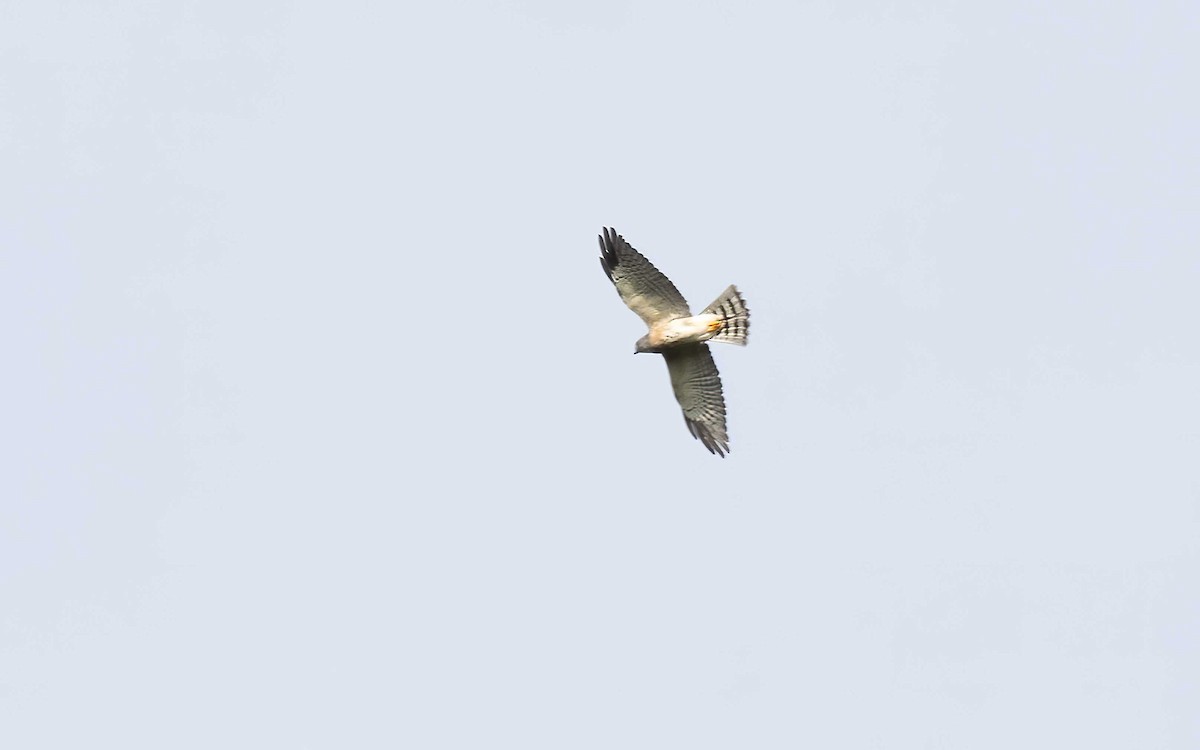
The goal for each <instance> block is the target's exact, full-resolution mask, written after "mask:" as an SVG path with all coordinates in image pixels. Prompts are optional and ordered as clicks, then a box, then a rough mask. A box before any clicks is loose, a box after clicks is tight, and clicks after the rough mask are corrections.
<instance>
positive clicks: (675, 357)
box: [600, 227, 750, 458]
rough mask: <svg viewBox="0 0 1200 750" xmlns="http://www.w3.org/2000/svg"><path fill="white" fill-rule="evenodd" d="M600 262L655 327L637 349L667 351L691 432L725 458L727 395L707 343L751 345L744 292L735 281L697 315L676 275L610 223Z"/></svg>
mask: <svg viewBox="0 0 1200 750" xmlns="http://www.w3.org/2000/svg"><path fill="white" fill-rule="evenodd" d="M600 265H601V266H603V267H604V273H606V274H607V275H608V279H609V281H611V282H612V283H613V286H615V287H616V288H617V294H619V295H621V300H622V301H623V302H624V303H625V304H626V305H627V306H628V307H629V309H630V310H633V311H634V312H635V313H637V315H638V317H639V318H641V319H642V320H643V321H644V322H645V323H646V325H647V326H648V327H649V328H650V331H649V332H648V333H647V334H646V335H645V336H642V337H641V338H640V339H638V341H637V345H636V347H635V349H634V353H639V352H650V353H653V354H661V355H663V359H665V360H666V361H667V371H668V372H669V373H670V375H671V388H672V389H674V391H675V400H676V401H678V402H679V406H680V407H681V408H682V409H683V420H684V422H686V423H687V428H688V431H689V432H691V433H692V437H695V438H697V439H698V440H699V441H700V442H701V443H703V444H704V447H705V448H708V450H709V452H711V453H715V454H717V455H718V456H721V457H722V458H724V457H725V454H726V453H728V452H729V433H728V432H727V431H726V429H725V397H724V396H723V395H722V393H721V375H720V374H719V373H718V372H717V365H716V363H714V362H713V357H712V352H710V351H709V350H708V343H707V342H709V341H721V342H724V343H727V344H737V345H738V346H745V345H746V337H747V335H748V334H749V332H750V310H749V309H747V307H746V301H745V300H744V299H742V295H741V293H740V292H738V290H737V287H735V286H730V287H729V288H728V289H726V290H725V291H724V292H721V296H719V297H717V299H716V300H715V301H714V302H713V303H712V304H711V305H709V306H708V307H706V308H704V310H703V311H701V312H700V314H699V315H692V311H691V309H690V308H688V303H687V301H686V300H685V299H684V298H683V295H682V294H680V293H679V290H678V289H676V288H675V285H674V284H672V283H671V280H670V279H668V278H667V277H666V276H665V275H663V273H662V272H661V271H659V270H658V269H657V268H655V267H654V265H653V264H652V263H651V262H650V261H648V260H646V258H645V256H643V255H642V254H641V253H639V252H638V251H637V250H634V249H633V247H631V246H630V245H629V243H628V242H626V241H625V238H624V237H622V236H621V235H619V234H617V232H616V230H614V229H609V228H608V227H605V228H604V230H603V232H602V233H601V234H600Z"/></svg>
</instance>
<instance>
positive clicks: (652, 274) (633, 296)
mask: <svg viewBox="0 0 1200 750" xmlns="http://www.w3.org/2000/svg"><path fill="white" fill-rule="evenodd" d="M600 265H601V266H603V267H604V273H606V274H608V279H609V281H611V282H612V283H613V286H615V287H616V288H617V293H618V294H620V295H621V299H622V300H623V301H624V302H625V304H626V305H627V306H628V307H629V309H630V310H633V311H634V312H635V313H637V314H638V317H639V318H641V319H642V320H644V321H645V322H646V325H653V324H655V323H657V322H659V321H661V320H671V319H672V318H686V317H687V316H689V315H691V314H692V312H691V310H689V309H688V303H687V300H685V299H684V298H683V295H682V294H680V293H679V290H678V289H676V288H675V285H674V284H672V283H671V280H670V279H668V278H667V277H666V276H664V275H663V274H662V272H661V271H659V270H658V269H657V268H655V267H654V265H653V264H652V263H651V262H650V261H648V260H646V258H645V257H644V256H643V255H642V254H641V253H639V252H638V251H637V250H634V249H633V248H632V247H630V246H629V243H628V242H626V241H625V238H624V237H622V236H621V235H619V234H617V232H616V230H614V229H609V228H608V227H605V228H604V232H603V234H601V235H600Z"/></svg>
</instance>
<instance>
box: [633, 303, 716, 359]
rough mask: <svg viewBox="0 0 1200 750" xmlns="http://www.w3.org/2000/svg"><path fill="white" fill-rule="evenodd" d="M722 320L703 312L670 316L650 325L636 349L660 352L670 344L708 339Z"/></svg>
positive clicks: (678, 344) (714, 334)
mask: <svg viewBox="0 0 1200 750" xmlns="http://www.w3.org/2000/svg"><path fill="white" fill-rule="evenodd" d="M722 324H723V321H722V320H721V317H720V316H718V315H713V314H712V313H705V314H704V315H692V316H690V317H687V318H672V319H670V320H664V321H662V322H660V323H655V324H654V325H652V326H650V332H649V333H647V334H646V335H645V336H643V337H642V338H641V339H639V340H638V343H639V344H642V343H643V342H644V346H639V348H638V351H641V352H652V353H655V354H662V352H663V351H664V350H666V349H669V348H670V347H672V346H686V345H688V344H699V343H702V342H705V341H708V340H709V339H711V338H712V337H713V336H716V335H717V334H718V333H720V331H721V326H722Z"/></svg>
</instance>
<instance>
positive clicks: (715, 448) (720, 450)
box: [683, 416, 729, 458]
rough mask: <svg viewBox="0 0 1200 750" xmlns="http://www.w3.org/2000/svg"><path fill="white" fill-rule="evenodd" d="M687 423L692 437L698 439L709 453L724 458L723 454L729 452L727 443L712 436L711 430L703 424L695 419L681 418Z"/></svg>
mask: <svg viewBox="0 0 1200 750" xmlns="http://www.w3.org/2000/svg"><path fill="white" fill-rule="evenodd" d="M683 421H684V423H685V424H686V425H687V428H688V432H690V433H692V437H694V438H696V439H697V440H699V441H700V444H701V445H703V446H704V447H705V448H707V449H708V452H709V453H712V454H714V455H717V456H720V457H721V458H725V454H726V453H728V452H729V444H728V443H726V442H724V441H721V440H718V439H716V438H714V437H713V434H712V432H711V431H710V430H709V429H708V428H707V427H705V426H704V425H702V424H700V423H699V422H696V421H695V420H691V419H688V418H687V417H686V416H685V417H684V418H683Z"/></svg>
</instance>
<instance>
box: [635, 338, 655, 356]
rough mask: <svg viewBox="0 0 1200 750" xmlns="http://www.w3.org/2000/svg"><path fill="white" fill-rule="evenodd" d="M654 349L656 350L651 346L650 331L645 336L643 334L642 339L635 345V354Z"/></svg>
mask: <svg viewBox="0 0 1200 750" xmlns="http://www.w3.org/2000/svg"><path fill="white" fill-rule="evenodd" d="M653 351H654V349H653V348H651V346H650V334H648V333H647V334H646V335H645V336H642V337H641V338H640V339H638V340H637V343H636V344H634V345H633V353H634V354H641V353H643V352H653Z"/></svg>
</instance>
